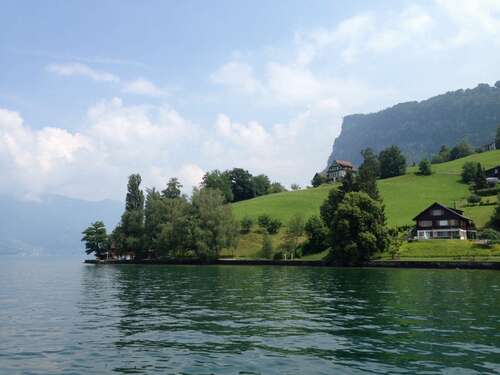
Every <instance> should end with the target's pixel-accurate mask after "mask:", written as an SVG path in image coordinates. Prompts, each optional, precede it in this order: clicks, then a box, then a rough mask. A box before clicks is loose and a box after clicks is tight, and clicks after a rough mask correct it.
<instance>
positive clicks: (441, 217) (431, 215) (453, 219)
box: [413, 202, 476, 240]
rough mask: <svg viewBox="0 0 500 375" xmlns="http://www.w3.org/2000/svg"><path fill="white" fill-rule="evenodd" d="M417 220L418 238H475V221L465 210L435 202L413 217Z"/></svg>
mask: <svg viewBox="0 0 500 375" xmlns="http://www.w3.org/2000/svg"><path fill="white" fill-rule="evenodd" d="M413 220H415V222H416V230H417V239H418V240H431V239H460V240H467V239H475V238H476V227H475V225H474V222H473V221H472V220H471V219H469V218H468V217H465V216H464V215H463V211H461V210H457V209H454V208H449V207H446V206H444V205H442V204H440V203H437V202H436V203H433V204H432V205H430V206H429V207H427V208H426V209H425V210H423V211H422V212H421V213H419V214H418V215H417V216H415V217H414V218H413Z"/></svg>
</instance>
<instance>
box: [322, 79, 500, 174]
mask: <svg viewBox="0 0 500 375" xmlns="http://www.w3.org/2000/svg"><path fill="white" fill-rule="evenodd" d="M498 124H500V81H498V82H497V83H496V84H495V86H489V85H487V84H480V85H478V86H477V87H476V88H474V89H466V90H457V91H453V92H448V93H446V94H443V95H439V96H435V97H432V98H430V99H427V100H424V101H421V102H407V103H401V104H397V105H395V106H394V107H391V108H388V109H385V110H382V111H380V112H377V113H370V114H355V115H349V116H346V117H345V118H344V121H343V124H342V131H341V133H340V135H339V137H338V138H337V139H336V140H335V143H334V145H333V150H332V153H331V155H330V157H329V160H328V165H329V164H330V163H331V161H332V160H334V159H342V160H352V161H353V162H355V163H356V164H358V163H360V162H361V154H360V151H361V150H362V149H364V148H367V147H371V148H372V149H374V150H375V151H377V152H378V151H380V150H382V149H384V148H386V147H388V146H390V145H392V144H395V145H397V146H399V148H400V149H401V150H402V151H403V153H404V154H405V156H406V157H407V158H408V160H409V161H410V162H413V161H419V160H421V159H422V158H424V157H429V156H430V155H432V154H436V153H437V152H438V151H439V148H440V146H441V145H444V144H446V145H448V146H453V145H455V144H457V143H458V142H459V141H460V140H462V139H464V138H465V139H467V140H468V141H469V142H470V143H471V144H472V145H473V146H475V147H478V146H481V145H483V144H485V143H488V142H492V141H493V140H494V137H495V130H496V127H497V125H498Z"/></svg>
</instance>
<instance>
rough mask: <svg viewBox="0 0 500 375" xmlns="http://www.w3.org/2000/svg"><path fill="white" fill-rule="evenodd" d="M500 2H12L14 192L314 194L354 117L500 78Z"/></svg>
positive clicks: (3, 44)
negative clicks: (253, 182)
mask: <svg viewBox="0 0 500 375" xmlns="http://www.w3.org/2000/svg"><path fill="white" fill-rule="evenodd" d="M499 36H500V3H499V2H498V1H495V0H478V1H474V2H471V1H466V0H453V1H452V0H435V1H381V2H376V4H375V2H372V1H357V2H352V1H333V0H331V1H310V2H304V1H289V0H288V1H284V0H283V1H272V2H268V1H261V2H259V1H252V2H235V1H213V2H202V1H147V2H137V1H105V0H101V1H50V2H39V1H3V2H2V4H1V6H0V173H1V174H2V181H0V192H15V193H16V194H17V195H20V196H25V197H37V196H39V195H41V194H45V193H57V194H63V195H68V196H73V197H80V198H85V199H102V198H113V199H121V198H122V196H123V192H124V191H123V190H124V186H125V181H126V177H127V176H128V175H129V174H130V173H133V172H139V173H141V174H142V175H143V178H144V181H145V185H147V186H153V185H154V186H157V187H162V186H163V185H164V184H165V182H166V180H167V179H168V178H169V177H172V176H178V177H180V179H181V181H182V182H183V183H184V185H185V188H186V191H189V190H190V189H191V187H192V186H193V185H196V184H197V183H198V182H199V179H200V176H202V175H203V173H204V172H205V171H207V170H211V169H214V168H220V169H224V168H231V167H235V166H241V167H244V168H247V169H249V170H250V171H252V172H254V173H266V174H268V175H269V176H270V177H271V179H273V180H279V181H282V182H283V183H285V184H290V183H299V184H301V185H306V184H307V183H308V181H309V180H310V178H311V177H312V175H313V174H314V172H315V171H316V170H319V169H322V168H323V167H324V165H325V163H326V159H327V157H328V154H329V152H330V148H331V145H332V143H333V140H334V138H335V136H337V135H338V133H339V131H340V125H341V120H342V116H344V115H346V114H350V113H353V112H370V111H375V110H379V109H382V108H384V107H386V106H389V105H392V104H395V103H397V102H401V101H406V100H421V99H424V98H426V97H429V96H432V95H435V94H439V93H442V92H445V91H449V90H454V89H458V88H462V87H473V86H475V85H477V84H478V83H479V82H485V83H489V84H493V83H494V82H495V81H497V80H499V79H500V74H499V71H498V66H500V64H499V63H500V52H498V51H499V48H498V47H499V40H500V38H499Z"/></svg>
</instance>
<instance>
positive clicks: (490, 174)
mask: <svg viewBox="0 0 500 375" xmlns="http://www.w3.org/2000/svg"><path fill="white" fill-rule="evenodd" d="M484 173H485V174H486V178H496V179H497V180H500V165H497V166H496V167H493V168H490V169H487V170H485V171H484Z"/></svg>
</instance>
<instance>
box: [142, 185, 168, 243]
mask: <svg viewBox="0 0 500 375" xmlns="http://www.w3.org/2000/svg"><path fill="white" fill-rule="evenodd" d="M163 214H164V212H163V199H162V195H161V194H160V193H159V192H158V191H157V190H156V189H155V188H152V189H147V190H146V205H145V209H144V232H145V234H146V240H145V246H146V247H147V248H149V249H154V248H157V238H158V235H159V233H160V225H161V224H162V222H163V221H164V215H163Z"/></svg>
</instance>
